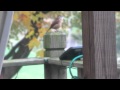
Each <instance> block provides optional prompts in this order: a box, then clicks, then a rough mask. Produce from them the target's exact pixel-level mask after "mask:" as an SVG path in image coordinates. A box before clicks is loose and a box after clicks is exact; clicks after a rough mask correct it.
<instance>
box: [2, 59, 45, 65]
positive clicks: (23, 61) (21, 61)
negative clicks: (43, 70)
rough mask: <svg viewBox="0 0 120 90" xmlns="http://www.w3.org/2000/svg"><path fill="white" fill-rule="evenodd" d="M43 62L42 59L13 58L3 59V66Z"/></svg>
mask: <svg viewBox="0 0 120 90" xmlns="http://www.w3.org/2000/svg"><path fill="white" fill-rule="evenodd" d="M38 64H44V59H36V58H31V59H15V60H4V61H3V67H11V66H26V65H38Z"/></svg>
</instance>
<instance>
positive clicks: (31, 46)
mask: <svg viewBox="0 0 120 90" xmlns="http://www.w3.org/2000/svg"><path fill="white" fill-rule="evenodd" d="M39 45H40V41H38V40H37V39H36V38H35V37H33V39H32V40H31V41H30V42H29V43H28V47H29V49H30V50H31V49H33V48H34V47H38V46H39Z"/></svg>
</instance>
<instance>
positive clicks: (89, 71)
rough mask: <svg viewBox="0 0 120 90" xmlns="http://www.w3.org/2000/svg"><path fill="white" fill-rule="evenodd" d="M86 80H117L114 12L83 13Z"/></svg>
mask: <svg viewBox="0 0 120 90" xmlns="http://www.w3.org/2000/svg"><path fill="white" fill-rule="evenodd" d="M82 23H83V53H84V62H83V65H84V78H85V79H116V78H118V77H117V60H116V34H115V12H114V11H83V12H82Z"/></svg>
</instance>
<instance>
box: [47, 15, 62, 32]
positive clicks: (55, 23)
mask: <svg viewBox="0 0 120 90" xmlns="http://www.w3.org/2000/svg"><path fill="white" fill-rule="evenodd" d="M62 23H63V17H62V16H58V17H57V18H56V19H55V20H54V21H53V22H52V24H51V26H50V28H49V29H48V31H49V30H50V29H56V31H57V29H59V28H60V27H61V25H62Z"/></svg>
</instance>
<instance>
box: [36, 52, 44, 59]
mask: <svg viewBox="0 0 120 90" xmlns="http://www.w3.org/2000/svg"><path fill="white" fill-rule="evenodd" d="M44 52H45V50H40V51H38V52H37V53H36V57H41V58H43V57H44Z"/></svg>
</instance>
